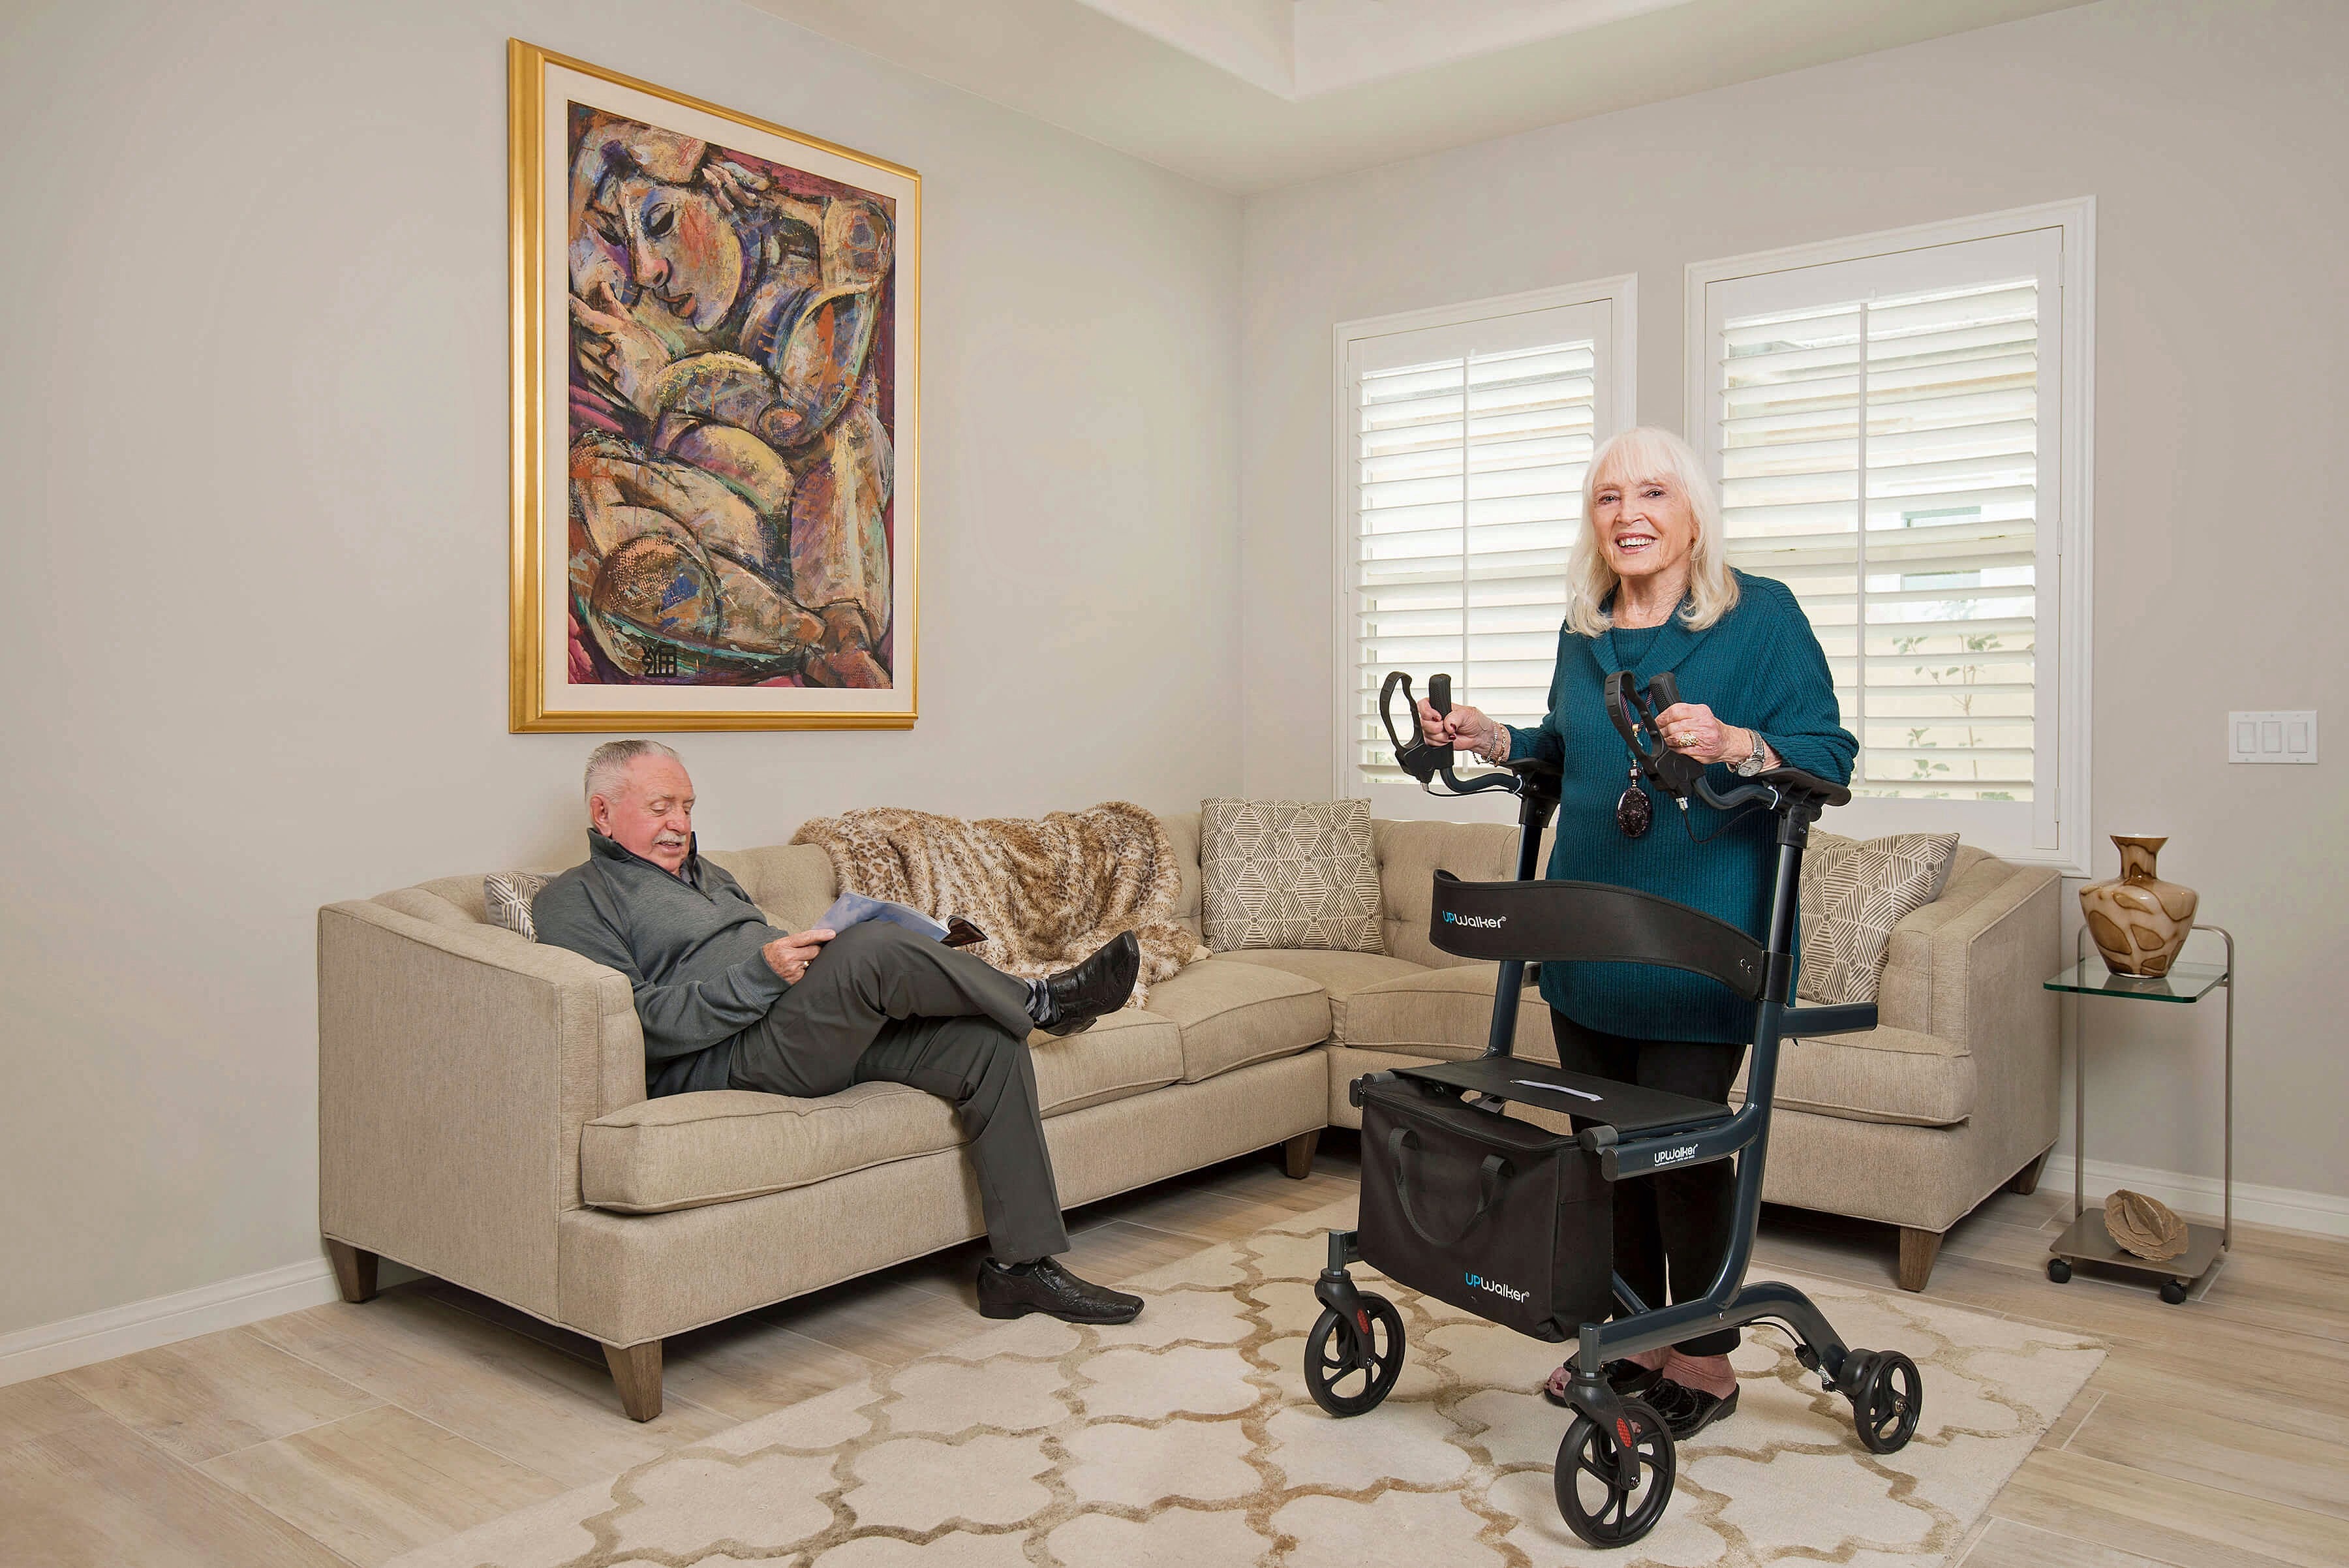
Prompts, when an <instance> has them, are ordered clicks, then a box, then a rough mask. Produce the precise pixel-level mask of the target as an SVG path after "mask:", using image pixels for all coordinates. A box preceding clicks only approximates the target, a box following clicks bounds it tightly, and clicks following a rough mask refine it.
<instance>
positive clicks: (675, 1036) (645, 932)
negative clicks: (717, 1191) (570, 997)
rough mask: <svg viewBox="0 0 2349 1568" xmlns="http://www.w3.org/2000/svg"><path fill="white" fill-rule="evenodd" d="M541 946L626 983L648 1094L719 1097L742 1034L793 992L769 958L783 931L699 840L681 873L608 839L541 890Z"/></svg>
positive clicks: (536, 910)
mask: <svg viewBox="0 0 2349 1568" xmlns="http://www.w3.org/2000/svg"><path fill="white" fill-rule="evenodd" d="M531 918H532V919H533V921H534V922H535V923H536V924H537V927H538V940H540V941H542V942H552V943H553V944H554V945H555V946H556V947H560V948H568V949H570V950H572V951H573V952H575V953H582V954H585V956H586V957H588V958H591V959H594V960H595V961H596V962H597V963H600V964H606V965H608V966H610V967H611V968H613V969H616V970H618V971H620V972H621V973H622V974H625V975H626V976H627V977H628V984H629V985H630V986H631V987H633V988H634V989H635V992H636V1017H637V1019H638V1021H639V1022H641V1023H643V1025H644V1031H645V1092H646V1093H647V1095H651V1096H660V1095H681V1094H685V1093H687V1092H688V1091H690V1090H698V1089H722V1088H725V1087H726V1086H727V1075H728V1072H729V1071H730V1068H731V1067H732V1065H733V1059H734V1037H735V1036H736V1035H738V1034H740V1033H742V1031H744V1030H745V1029H748V1028H750V1025H752V1024H754V1023H758V1022H759V1020H760V1019H761V1018H763V1017H765V1016H766V1013H767V1010H768V1009H769V1008H771V1007H772V1006H774V1004H775V1002H776V999H777V998H779V997H781V995H782V994H783V992H786V991H788V990H790V989H791V987H790V983H789V982H788V981H785V980H784V979H783V977H782V976H781V975H779V974H777V973H776V972H775V971H774V967H773V966H772V965H771V964H770V963H768V962H767V960H766V957H765V955H764V954H762V953H761V951H760V950H761V948H763V947H765V946H766V945H767V944H768V943H769V942H771V941H773V940H775V939H776V938H777V937H780V936H782V935H784V934H785V933H784V932H782V931H779V930H777V929H775V928H774V927H772V926H771V925H769V924H768V923H767V918H766V916H765V915H764V914H762V913H761V911H760V909H759V906H758V905H756V904H754V903H752V902H751V901H750V895H749V894H748V893H745V892H744V891H742V884H740V882H737V881H736V880H734V878H733V877H731V876H730V875H729V874H728V873H727V871H726V869H725V868H724V867H719V866H712V865H710V864H709V862H707V861H705V860H703V859H702V858H701V848H700V842H699V840H698V839H697V840H696V841H695V842H694V845H693V846H692V847H691V849H690V850H689V851H688V853H687V855H686V857H685V867H684V869H683V871H682V873H681V874H673V873H671V872H668V871H665V870H663V869H662V868H661V867H658V866H656V865H654V864H653V863H652V862H651V861H649V860H647V859H646V858H644V857H642V856H640V855H636V854H634V853H632V852H630V851H629V850H627V849H625V848H623V847H622V846H620V845H618V844H616V843H615V842H614V841H613V840H611V839H609V838H606V837H605V836H603V835H602V834H600V833H595V832H592V831H591V832H590V833H589V834H588V835H587V858H586V860H585V863H583V864H581V865H578V866H574V867H572V868H571V869H570V870H568V871H565V872H564V873H563V875H561V876H560V877H556V878H554V881H552V882H549V883H548V884H547V885H546V886H545V887H543V888H540V889H539V893H538V897H537V898H535V899H533V900H532V903H531Z"/></svg>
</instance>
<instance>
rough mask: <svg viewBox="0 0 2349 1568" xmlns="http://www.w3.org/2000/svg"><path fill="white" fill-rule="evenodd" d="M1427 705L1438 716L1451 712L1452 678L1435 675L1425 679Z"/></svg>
mask: <svg viewBox="0 0 2349 1568" xmlns="http://www.w3.org/2000/svg"><path fill="white" fill-rule="evenodd" d="M1427 705H1428V706H1429V707H1431V708H1433V709H1434V710H1435V711H1436V712H1437V714H1438V715H1439V716H1440V715H1443V714H1445V713H1449V712H1451V711H1452V677H1450V676H1449V675H1443V674H1437V675H1431V676H1429V677H1428V678H1427Z"/></svg>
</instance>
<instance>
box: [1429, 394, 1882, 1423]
mask: <svg viewBox="0 0 2349 1568" xmlns="http://www.w3.org/2000/svg"><path fill="white" fill-rule="evenodd" d="M1583 516H1584V517H1585V519H1587V524H1586V526H1585V527H1584V529H1583V530H1582V532H1581V534H1580V535H1578V537H1577V539H1576V541H1575V545H1574V549H1573V554H1572V556H1571V558H1570V561H1569V564H1568V598H1567V607H1566V624H1565V626H1564V627H1563V628H1560V629H1559V632H1558V646H1557V671H1556V673H1554V674H1553V675H1552V676H1551V678H1550V686H1549V717H1548V718H1547V719H1546V720H1544V721H1543V722H1542V723H1541V725H1540V726H1539V727H1538V728H1536V729H1529V730H1524V729H1517V728H1516V727H1514V726H1512V725H1507V724H1501V723H1496V722H1494V721H1493V720H1492V719H1490V718H1488V717H1486V716H1485V714H1483V713H1481V712H1479V711H1477V710H1475V708H1470V707H1458V708H1454V710H1453V711H1451V713H1450V714H1448V715H1438V714H1437V713H1436V711H1434V709H1433V708H1431V707H1429V706H1428V705H1427V704H1426V703H1424V702H1423V703H1421V704H1420V710H1419V718H1420V724H1421V727H1422V729H1423V732H1425V734H1426V736H1427V738H1428V739H1429V740H1430V741H1431V742H1435V743H1437V744H1448V745H1452V746H1455V747H1459V748H1463V749H1465V750H1469V751H1474V752H1475V753H1478V754H1479V755H1482V756H1484V757H1486V758H1489V759H1491V760H1493V761H1496V762H1497V761H1501V760H1504V759H1506V758H1509V757H1537V758H1541V759H1543V760H1545V761H1548V762H1553V763H1557V764H1558V765H1559V766H1560V767H1561V768H1563V769H1564V771H1565V778H1564V781H1563V784H1562V785H1561V799H1560V802H1559V806H1558V817H1557V848H1556V850H1555V851H1554V852H1553V853H1552V855H1551V857H1550V863H1549V875H1550V876H1552V877H1560V878H1571V879H1575V880H1578V881H1586V882H1607V883H1611V884H1613V885H1615V886H1618V887H1622V888H1638V889H1640V891H1642V892H1648V893H1655V894H1660V895H1662V896H1663V897H1666V898H1674V899H1677V900H1679V901H1680V902H1682V903H1683V904H1689V905H1692V906H1694V907H1695V908H1697V909H1702V910H1704V911H1706V912H1707V913H1708V914H1712V915H1715V916H1718V917H1720V918H1721V919H1725V920H1728V921H1730V922H1731V923H1732V924H1733V925H1736V926H1738V927H1739V928H1741V929H1744V930H1745V931H1747V932H1749V933H1751V934H1752V935H1753V936H1754V937H1755V938H1757V939H1759V938H1762V937H1764V935H1765V934H1766V932H1765V931H1764V920H1765V918H1766V916H1767V914H1768V910H1769V904H1770V884H1771V867H1772V864H1773V841H1772V836H1771V827H1770V818H1769V817H1768V816H1766V815H1745V816H1743V817H1738V818H1730V817H1726V816H1724V815H1723V814H1721V813H1719V812H1716V811H1713V810H1712V809H1711V808H1710V807H1708V806H1706V805H1703V804H1702V802H1692V803H1691V804H1690V805H1689V808H1688V813H1687V816H1686V818H1685V819H1683V818H1682V815H1681V813H1680V811H1679V810H1677V809H1676V808H1674V807H1672V806H1671V805H1668V804H1666V803H1663V802H1660V801H1657V800H1656V799H1655V798H1654V797H1653V796H1651V795H1649V794H1646V791H1645V788H1644V786H1643V784H1642V783H1641V782H1640V779H1639V777H1638V775H1637V774H1636V773H1634V772H1633V771H1632V770H1631V769H1630V767H1629V765H1628V764H1629V762H1630V759H1629V757H1628V755H1627V753H1626V752H1625V749H1624V746H1623V742H1622V740H1621V738H1620V737H1619V736H1618V735H1617V734H1616V732H1615V730H1614V727H1613V725H1612V724H1610V723H1609V721H1608V718H1607V711H1606V706H1605V701H1604V699H1603V698H1602V696H1601V692H1600V681H1601V680H1602V678H1603V677H1604V676H1606V675H1607V674H1608V673H1609V672H1610V671H1613V670H1630V671H1631V672H1632V673H1633V675H1634V676H1636V677H1637V678H1638V680H1640V682H1642V683H1643V684H1644V683H1645V682H1646V681H1647V680H1650V679H1651V677H1653V676H1655V675H1657V674H1660V673H1661V672H1663V671H1665V670H1670V671H1671V672H1672V675H1673V677H1674V678H1675V679H1676V680H1677V681H1678V682H1679V685H1680V690H1681V692H1682V695H1683V696H1684V697H1685V698H1686V699H1687V700H1686V701H1682V703H1680V704H1679V705H1678V706H1676V707H1672V708H1668V709H1666V710H1665V711H1663V712H1662V713H1661V714H1660V715H1658V719H1659V723H1660V726H1661V730H1662V738H1663V742H1664V743H1665V744H1666V745H1669V746H1671V747H1672V748H1674V749H1676V750H1678V751H1680V752H1682V753H1686V754H1687V755H1689V756H1692V757H1694V758H1696V759H1697V760H1698V761H1700V762H1703V763H1712V764H1713V765H1714V767H1715V768H1716V769H1718V770H1720V772H1719V774H1717V775H1716V777H1715V779H1714V783H1715V784H1716V785H1717V786H1725V785H1726V784H1728V783H1729V782H1730V780H1729V779H1728V778H1727V777H1726V776H1725V775H1726V774H1730V773H1736V774H1757V773H1761V772H1763V771H1764V769H1768V768H1773V767H1776V766H1779V765H1780V764H1781V763H1785V764H1787V765H1791V766H1794V767H1797V768H1801V769H1803V770H1805V771H1806V772H1807V773H1812V774H1817V775H1819V776H1820V777H1822V778H1828V779H1834V780H1837V781H1838V782H1842V781H1847V780H1848V779H1849V778H1850V777H1851V764H1852V758H1853V756H1854V755H1855V753H1857V750H1858V745H1857V742H1855V741H1854V740H1853V739H1852V737H1851V735H1850V734H1849V733H1848V732H1847V731H1845V729H1844V728H1843V726H1842V724H1841V722H1839V718H1838V715H1837V707H1836V695H1835V681H1834V679H1833V678H1832V677H1831V676H1830V675H1829V673H1828V671H1827V661H1826V655H1825V654H1824V653H1823V652H1821V651H1820V649H1819V643H1818V639H1817V638H1816V637H1815V636H1814V635H1812V632H1811V626H1810V622H1809V621H1808V620H1807V619H1806V618H1805V617H1804V615H1803V612H1802V610H1801V608H1800V607H1797V606H1796V604H1795V597H1794V595H1793V594H1791V593H1789V592H1788V591H1787V590H1786V588H1785V586H1784V585H1783V584H1780V583H1777V582H1775V581H1773V580H1771V579H1770V578H1767V577H1754V576H1746V575H1745V574H1744V573H1742V572H1738V571H1735V570H1733V569H1732V568H1731V567H1730V566H1729V565H1728V563H1727V562H1726V561H1724V560H1723V543H1722V533H1721V504H1720V501H1719V499H1718V498H1717V496H1716V495H1715V493H1714V492H1713V483H1712V481H1711V480H1710V479H1709V478H1708V477H1707V476H1706V474H1705V472H1704V470H1703V467H1702V465H1701V464H1700V463H1699V462H1698V461H1697V457H1696V454H1695V453H1694V452H1691V451H1690V450H1689V448H1688V445H1687V443H1686V442H1684V441H1682V440H1681V439H1680V438H1679V437H1678V436H1675V435H1672V434H1671V433H1670V432H1668V431H1659V430H1647V429H1640V430H1630V431H1624V432H1623V433H1622V434H1620V435H1619V436H1617V437H1615V438H1614V439H1613V440H1611V441H1609V442H1607V444H1606V445H1605V446H1603V447H1601V448H1600V449H1599V453H1598V455H1597V457H1596V458H1594V459H1593V461H1592V462H1591V464H1590V469H1589V472H1588V476H1587V478H1586V479H1585V481H1584V485H1583ZM1683 820H1684V822H1685V829H1684V828H1683ZM1541 991H1542V997H1543V999H1544V1000H1545V1001H1547V1002H1548V1003H1549V1005H1550V1023H1551V1028H1552V1030H1553V1032H1554V1033H1555V1034H1556V1036H1557V1058H1558V1062H1559V1063H1560V1064H1561V1065H1564V1066H1566V1067H1568V1068H1571V1069H1573V1070H1575V1071H1577V1072H1584V1073H1591V1074H1596V1075H1599V1076H1602V1077H1608V1078H1614V1079H1618V1080H1620V1081H1624V1082H1629V1083H1636V1084H1644V1085H1650V1086H1651V1087H1654V1088H1659V1089H1668V1090H1671V1091H1672V1092H1674V1093H1676V1094H1682V1095H1692V1096H1695V1097H1697V1098H1699V1099H1702V1100H1712V1101H1716V1102H1720V1101H1725V1100H1726V1099H1727V1098H1728V1097H1729V1086H1730V1085H1731V1083H1732V1082H1733V1080H1734V1079H1735V1078H1736V1076H1737V1072H1738V1066H1739V1064H1740V1063H1741V1062H1742V1060H1743V1059H1744V1054H1745V1044H1746V1042H1747V1041H1749V1040H1750V1039H1751V1038H1752V1035H1753V1023H1754V1010H1753V1005H1752V1003H1750V1002H1744V1001H1743V1000H1741V999H1740V998H1738V997H1737V996H1735V995H1733V993H1732V992H1729V991H1728V990H1726V989H1725V988H1723V987H1722V986H1720V985H1717V984H1715V983H1714V982H1713V981H1709V980H1706V979H1703V978H1702V977H1700V976H1695V975H1688V974H1682V973H1681V972H1679V971H1671V970H1661V969H1653V968H1649V967H1645V966H1638V965H1630V964H1599V963H1583V964H1549V963H1546V964H1544V965H1542V966H1541ZM1732 1196H1733V1176H1732V1173H1731V1170H1730V1168H1729V1166H1728V1165H1727V1164H1726V1163H1725V1162H1721V1161H1715V1162H1713V1163H1711V1164H1706V1165H1700V1166H1695V1167H1692V1168H1689V1169H1685V1170H1668V1171H1660V1172H1658V1173H1657V1174H1656V1175H1654V1176H1652V1177H1644V1178H1641V1179H1639V1180H1636V1181H1626V1182H1623V1183H1622V1184H1621V1185H1620V1186H1619V1187H1618V1188H1617V1189H1616V1191H1615V1266H1616V1268H1617V1269H1618V1270H1619V1272H1621V1273H1622V1275H1623V1277H1624V1279H1625V1280H1626V1281H1628V1282H1630V1285H1631V1288H1632V1289H1634V1290H1636V1291H1638V1292H1639V1293H1640V1296H1641V1298H1642V1299H1644V1300H1645V1301H1647V1302H1648V1303H1650V1304H1651V1305H1661V1303H1663V1302H1664V1301H1666V1300H1667V1299H1670V1300H1673V1301H1689V1300H1693V1299H1694V1298H1696V1297H1698V1296H1701V1295H1702V1294H1703V1293H1704V1291H1705V1288H1706V1287H1707V1286H1708V1285H1710V1284H1711V1283H1712V1282H1713V1274H1714V1272H1715V1271H1717V1270H1718V1269H1719V1267H1720V1266H1721V1262H1722V1259H1723V1256H1724V1255H1725V1254H1726V1252H1727V1251H1728V1247H1729V1241H1730V1234H1729V1232H1730V1226H1731V1224H1732V1221H1733V1204H1732ZM1668 1286H1669V1298H1668V1296H1667V1287H1668ZM1736 1347H1737V1331H1736V1330H1735V1329H1724V1330H1721V1331H1719V1332H1716V1333H1713V1334H1702V1335H1699V1336H1698V1337H1696V1338H1694V1339H1691V1340H1686V1341H1683V1342H1682V1343H1681V1344H1679V1345H1673V1346H1672V1347H1671V1349H1670V1350H1668V1351H1662V1350H1660V1351H1651V1352H1648V1353H1646V1354H1644V1355H1640V1356H1638V1357H1634V1358H1632V1359H1631V1360H1629V1361H1619V1362H1614V1363H1610V1364H1609V1366H1608V1367H1607V1369H1606V1370H1607V1376H1608V1379H1609V1382H1610V1383H1612V1384H1613V1386H1615V1387H1616V1389H1617V1390H1618V1391H1619V1392H1623V1393H1627V1394H1638V1395H1639V1396H1640V1397H1643V1398H1645V1399H1647V1400H1648V1401H1649V1402H1650V1403H1651V1404H1652V1405H1653V1406H1655V1407H1656V1409H1657V1412H1658V1414H1660V1415H1661V1416H1662V1417H1664V1419H1665V1421H1666V1423H1667V1424H1668V1425H1670V1426H1671V1429H1672V1432H1673V1434H1674V1436H1676V1437H1678V1438H1683V1439H1685V1438H1689V1437H1691V1436H1692V1435H1693V1434H1694V1433H1696V1432H1698V1431H1701V1430H1702V1429H1703V1428H1705V1427H1706V1426H1708V1425H1710V1424H1711V1423H1713V1422H1714V1421H1717V1420H1719V1419H1721V1418H1722V1417H1725V1416H1728V1415H1730V1414H1731V1413H1732V1412H1733V1411H1734V1410H1735V1409H1736V1407H1737V1376H1736V1374H1735V1372H1734V1371H1733V1370H1732V1368H1731V1366H1730V1364H1729V1353H1730V1352H1731V1351H1732V1350H1734V1349H1735V1348H1736ZM1566 1375H1567V1369H1566V1368H1564V1367H1561V1368H1560V1369H1559V1371H1558V1373H1557V1375H1555V1376H1553V1377H1552V1378H1551V1380H1550V1383H1549V1386H1548V1387H1547V1388H1546V1389H1545V1390H1544V1393H1545V1394H1546V1395H1547V1397H1549V1398H1550V1399H1551V1400H1552V1401H1553V1402H1554V1403H1558V1404H1563V1403H1564V1402H1565V1400H1564V1397H1563V1396H1564V1393H1565V1386H1564V1384H1565V1377H1566Z"/></svg>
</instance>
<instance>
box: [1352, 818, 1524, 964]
mask: <svg viewBox="0 0 2349 1568" xmlns="http://www.w3.org/2000/svg"><path fill="white" fill-rule="evenodd" d="M1371 842H1372V846H1373V849H1374V852H1375V854H1376V855H1377V857H1378V862H1379V916H1380V919H1381V923H1382V925H1383V927H1384V929H1383V932H1382V934H1383V936H1384V938H1385V946H1386V950H1387V951H1389V952H1391V953H1392V954H1393V955H1394V956H1395V957H1397V958H1406V959H1411V960H1413V961H1416V962H1419V963H1423V964H1430V965H1447V964H1455V963H1459V962H1460V960H1459V959H1456V958H1454V957H1453V956H1452V955H1451V954H1450V953H1447V952H1444V950H1441V949H1439V948H1438V947H1436V945H1435V944H1434V943H1433V942H1431V941H1429V940H1427V917H1428V906H1429V905H1430V904H1431V903H1433V901H1434V891H1435V874H1436V872H1438V871H1439V870H1441V871H1449V872H1451V873H1452V874H1453V875H1454V876H1455V877H1459V878H1460V879H1461V880H1462V881H1464V882H1500V881H1506V880H1507V879H1508V878H1509V877H1514V876H1516V874H1517V873H1516V868H1517V830H1516V828H1515V827H1512V826H1509V825H1508V824H1507V823H1505V822H1390V821H1385V820H1383V819H1382V820H1381V821H1378V822H1374V823H1372V824H1371ZM1540 863H1541V864H1542V865H1544V866H1547V865H1548V864H1549V845H1548V840H1547V839H1545V840H1544V841H1543V846H1542V859H1541V862H1540Z"/></svg>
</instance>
